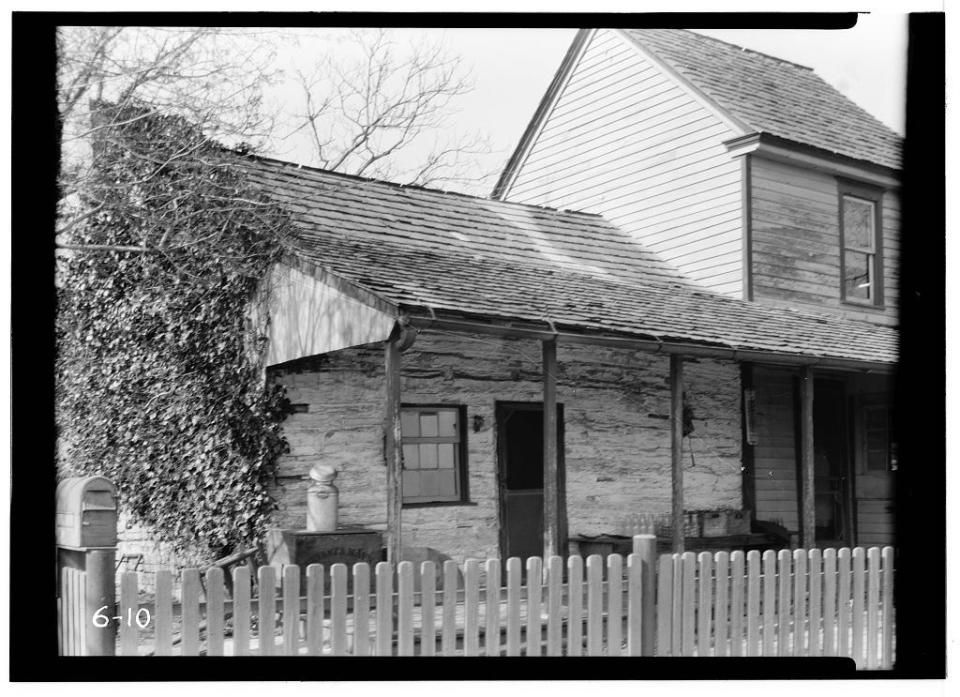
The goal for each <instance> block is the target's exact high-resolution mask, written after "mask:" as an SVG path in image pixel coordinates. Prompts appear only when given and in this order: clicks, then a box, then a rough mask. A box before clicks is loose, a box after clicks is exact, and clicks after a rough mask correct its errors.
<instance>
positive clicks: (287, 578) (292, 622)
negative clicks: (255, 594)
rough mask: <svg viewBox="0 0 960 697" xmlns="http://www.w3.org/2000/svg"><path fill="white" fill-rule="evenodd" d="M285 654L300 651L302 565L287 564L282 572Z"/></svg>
mask: <svg viewBox="0 0 960 697" xmlns="http://www.w3.org/2000/svg"><path fill="white" fill-rule="evenodd" d="M282 578H283V583H282V587H281V590H282V593H283V655H284V656H296V655H297V654H298V653H299V652H300V567H298V566H297V565H296V564H286V565H284V567H283V572H282Z"/></svg>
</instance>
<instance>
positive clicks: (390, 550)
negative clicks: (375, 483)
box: [384, 334, 403, 564]
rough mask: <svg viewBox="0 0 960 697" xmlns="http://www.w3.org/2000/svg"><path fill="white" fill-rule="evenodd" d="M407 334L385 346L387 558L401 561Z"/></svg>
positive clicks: (390, 340)
mask: <svg viewBox="0 0 960 697" xmlns="http://www.w3.org/2000/svg"><path fill="white" fill-rule="evenodd" d="M402 337H403V335H402V334H401V335H400V336H399V337H394V338H391V339H389V340H387V343H386V346H385V347H384V359H385V366H386V382H387V413H386V419H385V421H384V435H385V441H384V442H385V450H384V454H385V456H386V465H387V561H389V562H392V563H394V564H395V563H397V562H399V561H400V546H401V541H400V540H401V534H400V511H401V506H402V496H403V493H402V490H401V488H400V477H401V471H402V469H403V449H402V448H401V436H400V342H401V340H402Z"/></svg>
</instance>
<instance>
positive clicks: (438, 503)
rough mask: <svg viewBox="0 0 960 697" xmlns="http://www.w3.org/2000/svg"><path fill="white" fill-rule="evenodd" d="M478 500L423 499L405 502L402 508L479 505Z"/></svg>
mask: <svg viewBox="0 0 960 697" xmlns="http://www.w3.org/2000/svg"><path fill="white" fill-rule="evenodd" d="M477 505H479V504H477V502H476V501H423V502H416V503H404V504H402V505H401V506H400V507H401V508H443V507H448V506H477Z"/></svg>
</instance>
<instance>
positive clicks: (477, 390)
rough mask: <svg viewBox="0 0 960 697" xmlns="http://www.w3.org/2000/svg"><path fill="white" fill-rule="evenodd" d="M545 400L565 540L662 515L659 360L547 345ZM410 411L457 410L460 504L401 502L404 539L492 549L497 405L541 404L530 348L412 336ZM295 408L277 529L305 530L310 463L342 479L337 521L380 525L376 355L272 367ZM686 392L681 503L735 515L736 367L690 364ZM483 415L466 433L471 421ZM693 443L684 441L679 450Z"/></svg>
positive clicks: (664, 408) (358, 351) (406, 379)
mask: <svg viewBox="0 0 960 697" xmlns="http://www.w3.org/2000/svg"><path fill="white" fill-rule="evenodd" d="M558 361H559V375H558V376H557V379H558V385H557V399H558V401H559V402H560V403H562V404H563V405H564V414H565V423H564V431H565V459H566V471H567V517H568V523H569V533H570V534H571V535H580V534H586V535H591V534H599V533H604V532H616V530H617V529H618V524H619V523H620V520H621V518H622V517H624V516H625V515H627V514H629V513H634V512H644V511H650V512H659V513H666V512H668V511H669V510H670V428H669V420H668V415H669V404H670V393H669V386H668V382H667V378H668V359H667V358H666V357H665V356H657V355H654V354H651V353H644V352H633V351H623V350H612V349H599V348H595V347H573V346H564V345H563V344H561V345H560V346H559V348H558ZM402 364H403V369H402V380H403V387H402V389H403V395H402V399H403V402H404V403H408V404H416V403H422V404H437V403H446V404H464V405H466V407H467V424H468V428H467V441H468V477H469V492H470V501H469V503H467V504H460V505H443V506H435V507H420V508H412V507H407V508H404V510H403V542H404V544H405V545H410V546H428V547H434V548H436V549H439V550H441V551H443V552H444V553H446V554H449V555H450V556H452V557H454V558H456V559H461V560H462V559H463V558H465V557H468V556H475V557H492V556H496V555H497V554H498V553H499V530H498V525H499V523H498V520H499V518H498V506H499V503H498V488H497V486H498V485H497V457H496V444H495V440H496V436H495V434H496V423H495V404H496V402H497V401H499V400H503V401H530V402H540V401H542V383H541V372H540V348H539V345H538V344H537V343H536V342H533V341H521V340H506V339H494V338H490V337H479V336H470V335H456V336H454V335H449V334H438V333H430V332H424V333H423V334H421V335H420V337H419V338H418V339H417V343H416V344H415V345H414V347H413V348H412V349H410V350H409V351H407V352H406V353H404V354H403V361H402ZM272 375H273V377H274V379H276V380H278V381H279V382H280V383H282V384H284V385H286V387H287V390H288V395H289V397H290V399H291V400H292V401H293V402H294V403H306V404H309V411H308V412H305V413H296V414H292V415H291V416H290V417H289V418H288V420H287V422H286V424H285V432H286V434H287V437H288V439H289V441H290V445H291V452H290V453H289V454H288V455H286V456H284V457H283V458H282V460H281V462H280V469H279V479H278V482H279V486H278V489H277V490H276V492H275V494H276V495H277V497H278V498H279V500H280V510H279V511H278V512H277V518H276V522H277V524H278V525H281V526H284V527H303V526H304V525H305V519H306V508H305V500H306V499H305V495H306V482H305V481H303V479H302V478H303V477H304V475H306V474H307V471H308V470H309V468H310V467H311V466H312V465H313V464H314V463H316V462H318V461H322V462H326V463H329V464H333V465H336V466H337V467H339V468H340V469H341V470H342V472H341V474H340V475H339V477H338V478H337V480H336V485H337V486H338V487H339V489H340V504H341V521H342V523H343V524H346V525H364V526H369V527H374V528H379V529H384V528H385V525H386V473H385V469H384V464H383V432H382V420H383V413H384V394H385V393H384V386H383V351H382V349H381V348H380V347H379V346H376V347H363V348H352V349H345V350H343V351H337V352H334V353H332V354H329V355H326V356H318V357H314V358H310V359H304V360H301V361H296V362H294V363H290V364H287V365H285V366H283V367H282V368H278V369H275V370H274V371H272ZM685 378H686V392H687V396H688V401H689V403H690V405H691V407H692V408H693V412H694V427H695V431H694V433H693V435H692V442H693V449H694V454H695V459H696V466H691V465H690V455H689V453H687V454H686V455H685V463H686V464H687V469H686V471H685V473H684V485H685V489H686V492H685V496H686V499H685V500H686V505H687V507H688V508H691V509H705V508H716V507H733V508H739V507H740V492H741V480H740V411H739V399H740V396H739V373H738V370H737V366H736V365H735V364H733V363H728V362H718V361H709V360H700V361H690V362H689V363H688V364H687V365H686V367H685ZM475 416H479V417H481V418H482V419H483V424H482V426H481V428H480V429H479V431H475V430H474V426H473V423H474V417H475ZM690 440H691V439H686V440H685V445H689V442H690Z"/></svg>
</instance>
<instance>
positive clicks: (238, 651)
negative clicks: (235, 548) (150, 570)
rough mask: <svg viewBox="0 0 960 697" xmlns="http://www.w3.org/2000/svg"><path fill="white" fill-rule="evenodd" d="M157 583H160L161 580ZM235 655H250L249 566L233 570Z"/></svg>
mask: <svg viewBox="0 0 960 697" xmlns="http://www.w3.org/2000/svg"><path fill="white" fill-rule="evenodd" d="M157 581H158V582H159V578H158V579H157ZM158 593H159V587H158ZM233 655H234V656H249V655H250V567H248V566H238V567H237V568H235V569H234V570H233Z"/></svg>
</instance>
